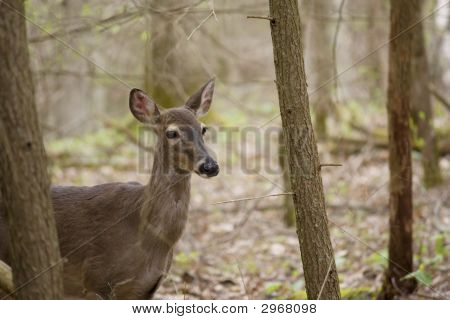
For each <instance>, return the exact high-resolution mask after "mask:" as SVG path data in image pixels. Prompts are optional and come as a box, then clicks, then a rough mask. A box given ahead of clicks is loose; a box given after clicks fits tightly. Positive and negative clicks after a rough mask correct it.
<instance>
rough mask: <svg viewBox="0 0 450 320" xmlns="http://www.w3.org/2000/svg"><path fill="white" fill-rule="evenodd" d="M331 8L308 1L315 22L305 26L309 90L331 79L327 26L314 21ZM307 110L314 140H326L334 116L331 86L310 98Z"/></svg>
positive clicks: (322, 0) (319, 0) (323, 0)
mask: <svg viewBox="0 0 450 320" xmlns="http://www.w3.org/2000/svg"><path fill="white" fill-rule="evenodd" d="M331 5H332V3H331V2H330V1H329V0H313V1H311V9H312V13H313V14H314V16H315V18H311V19H310V22H309V26H308V45H309V47H308V48H309V52H310V54H309V60H310V61H311V80H312V82H313V84H312V85H313V88H318V87H320V86H322V85H323V84H324V83H325V82H327V81H329V80H330V79H331V78H332V77H333V59H332V43H333V39H332V35H331V32H330V23H329V21H326V20H324V19H318V18H317V17H319V16H322V15H326V14H327V13H328V12H329V11H330V10H327V9H328V8H329V7H330V6H331ZM316 16H317V17H316ZM311 108H312V109H313V110H314V111H315V112H314V113H315V121H314V128H315V130H316V132H317V135H318V137H319V138H323V137H326V136H327V132H328V130H327V119H328V115H329V114H332V113H334V112H335V110H333V108H334V102H333V86H332V85H331V84H330V85H326V86H325V87H323V88H321V89H320V93H317V94H314V95H313V96H312V97H311Z"/></svg>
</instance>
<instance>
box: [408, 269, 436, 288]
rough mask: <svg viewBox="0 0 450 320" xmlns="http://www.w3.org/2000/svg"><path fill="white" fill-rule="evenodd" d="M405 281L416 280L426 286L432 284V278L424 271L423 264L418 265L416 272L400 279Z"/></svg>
mask: <svg viewBox="0 0 450 320" xmlns="http://www.w3.org/2000/svg"><path fill="white" fill-rule="evenodd" d="M406 279H416V280H417V281H419V282H420V283H422V284H425V285H427V286H429V285H431V283H432V282H433V278H432V276H431V275H430V274H429V273H428V272H426V271H425V267H424V265H423V264H422V265H420V267H419V269H418V270H416V271H414V272H411V273H410V274H407V275H406V276H404V277H403V278H402V280H406Z"/></svg>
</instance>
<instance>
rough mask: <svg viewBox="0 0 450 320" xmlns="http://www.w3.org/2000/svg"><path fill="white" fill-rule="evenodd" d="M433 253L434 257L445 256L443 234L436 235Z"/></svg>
mask: <svg viewBox="0 0 450 320" xmlns="http://www.w3.org/2000/svg"><path fill="white" fill-rule="evenodd" d="M434 252H435V253H436V255H439V256H442V257H445V256H446V255H447V249H446V248H445V236H444V235H443V234H438V235H437V236H436V238H434Z"/></svg>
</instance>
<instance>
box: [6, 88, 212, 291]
mask: <svg viewBox="0 0 450 320" xmlns="http://www.w3.org/2000/svg"><path fill="white" fill-rule="evenodd" d="M132 92H133V91H132ZM156 123H157V125H156V130H155V132H156V134H157V135H158V143H157V146H156V152H155V156H154V163H153V169H152V176H151V178H150V181H149V183H148V184H147V185H146V186H142V185H140V184H139V183H135V182H130V183H108V184H102V185H97V186H93V187H61V186H56V187H52V200H53V207H54V212H55V215H56V223H57V229H58V237H59V243H60V250H61V255H62V257H63V258H64V259H65V262H64V282H65V293H66V295H67V296H69V297H78V298H89V297H97V298H103V299H108V298H117V299H148V298H151V297H152V296H153V294H154V293H155V291H156V290H157V289H158V287H159V285H160V284H161V281H162V279H163V278H164V276H165V275H166V273H167V272H168V270H169V268H170V265H171V262H172V250H173V247H174V245H175V244H176V242H177V241H178V240H179V238H180V237H181V234H182V232H183V230H184V227H185V225H186V221H187V211H188V206H189V198H190V177H191V172H192V170H193V169H194V166H195V163H197V162H198V161H199V159H201V158H202V157H203V158H204V157H206V156H208V153H207V151H206V148H205V146H204V142H203V137H202V135H201V126H200V123H199V122H198V121H197V119H196V117H195V115H194V112H193V111H192V110H191V109H188V108H185V107H181V108H175V109H170V110H168V111H165V112H162V113H161V114H158V119H157V121H156ZM171 124H172V125H173V124H176V125H177V126H179V128H180V130H181V132H182V135H181V137H180V139H179V140H178V143H172V144H171V143H170V142H169V141H168V139H167V138H165V130H166V128H167V127H168V126H169V125H171ZM168 151H169V152H168ZM180 159H181V160H180ZM180 161H181V162H180ZM187 167H189V168H187ZM8 242H9V235H8V229H7V227H6V225H5V217H4V216H3V214H2V213H0V259H1V260H3V261H5V262H6V263H8V264H10V262H11V256H10V254H9V251H8V247H9V245H8Z"/></svg>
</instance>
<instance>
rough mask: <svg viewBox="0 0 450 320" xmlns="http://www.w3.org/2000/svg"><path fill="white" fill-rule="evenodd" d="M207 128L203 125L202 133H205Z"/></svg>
mask: <svg viewBox="0 0 450 320" xmlns="http://www.w3.org/2000/svg"><path fill="white" fill-rule="evenodd" d="M207 130H208V128H207V127H203V128H202V135H205V133H206V131H207Z"/></svg>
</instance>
